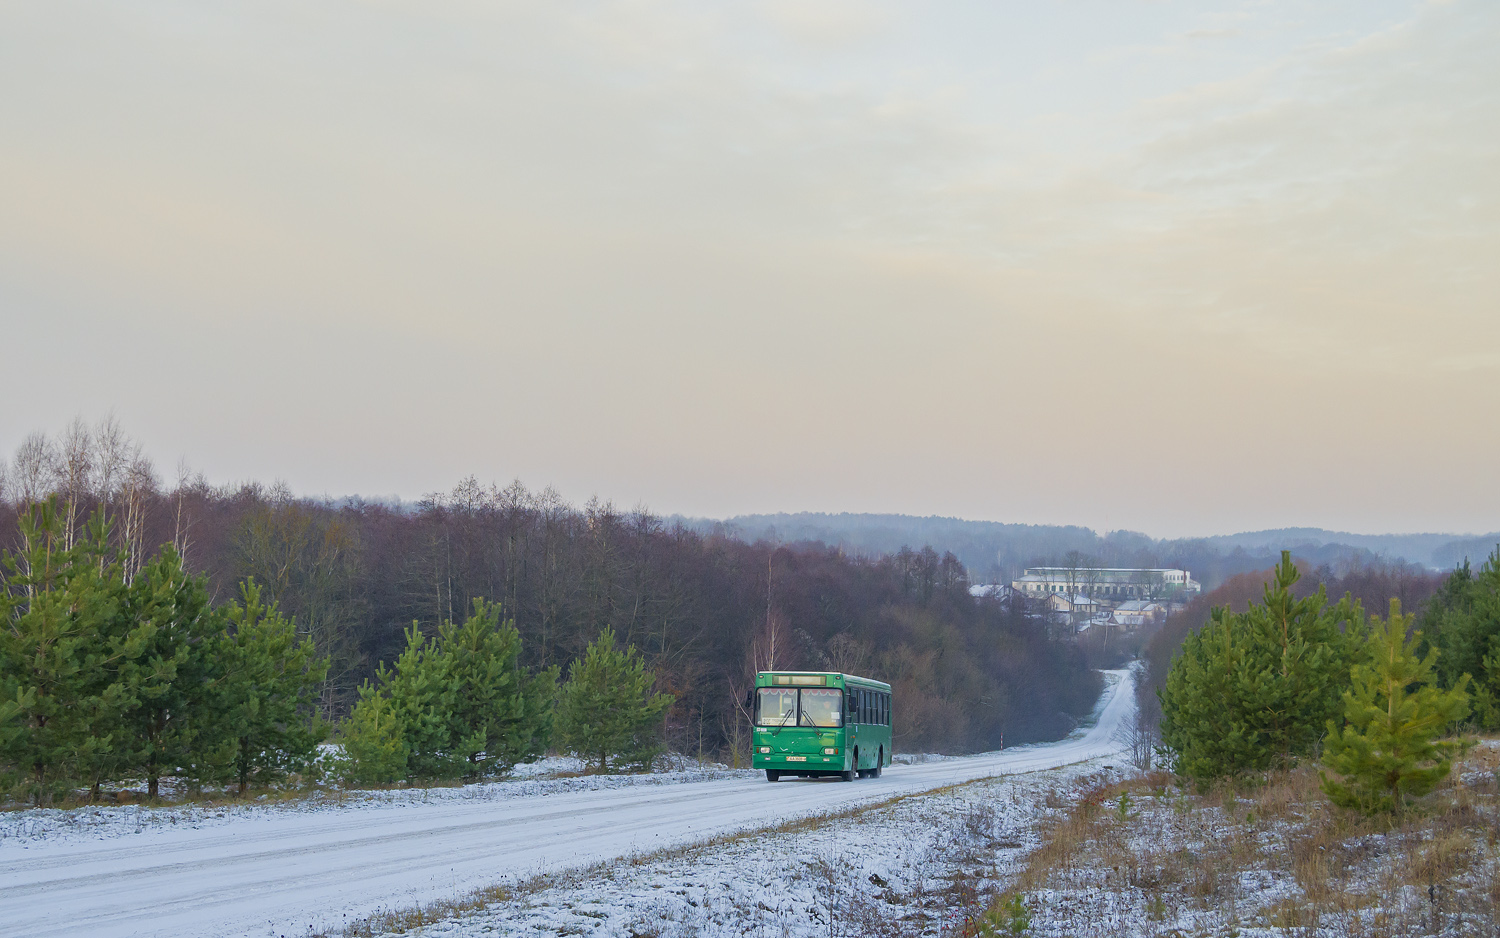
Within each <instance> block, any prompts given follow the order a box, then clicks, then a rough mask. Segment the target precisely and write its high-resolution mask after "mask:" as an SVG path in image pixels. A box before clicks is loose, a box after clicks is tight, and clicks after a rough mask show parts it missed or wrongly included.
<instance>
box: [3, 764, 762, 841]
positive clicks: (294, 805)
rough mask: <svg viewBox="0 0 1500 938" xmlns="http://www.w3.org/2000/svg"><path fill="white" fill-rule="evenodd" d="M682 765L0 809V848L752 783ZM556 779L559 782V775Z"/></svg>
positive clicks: (526, 769) (544, 768)
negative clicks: (282, 796)
mask: <svg viewBox="0 0 1500 938" xmlns="http://www.w3.org/2000/svg"><path fill="white" fill-rule="evenodd" d="M674 761H675V764H677V765H679V766H681V767H680V768H675V769H672V770H670V771H663V772H655V773H651V774H647V775H578V776H574V775H572V773H576V772H581V771H583V769H584V767H585V766H584V764H583V762H582V761H581V760H579V759H575V758H573V757H571V756H549V757H548V758H545V759H540V760H538V761H536V762H533V763H529V764H523V765H518V766H516V767H515V770H514V771H513V772H512V773H511V775H510V777H509V778H506V779H499V780H496V781H492V782H477V783H470V784H467V785H452V786H433V787H427V788H393V789H389V790H374V791H372V790H365V789H361V790H356V791H339V790H337V789H330V790H328V791H322V792H315V793H313V794H311V795H309V796H306V797H299V798H295V799H291V800H287V801H275V800H272V799H270V798H267V797H265V796H262V797H261V798H260V799H259V800H258V801H250V802H237V801H236V802H225V803H218V804H214V803H209V804H202V803H187V804H180V805H165V806H159V807H148V806H145V805H133V804H126V805H99V806H96V807H86V808H70V809H67V810H62V809H56V808H27V809H22V810H16V811H5V812H0V846H4V845H6V844H12V843H21V844H29V843H36V842H47V843H72V842H77V841H91V840H108V839H111V838H117V837H125V836H130V835H134V834H140V833H143V832H145V831H148V830H152V829H162V828H165V829H169V830H170V829H184V830H205V829H209V828H214V827H221V826H223V825H225V824H231V823H233V822H235V821H239V820H246V819H254V818H273V817H279V816H283V815H293V816H295V815H308V814H325V813H327V812H340V811H356V812H357V811H367V810H370V809H371V808H377V807H406V806H416V805H428V804H440V803H446V802H467V801H485V802H490V801H507V800H510V799H515V798H538V797H545V796H548V795H556V794H564V793H570V792H584V791H606V790H613V789H619V788H638V787H643V786H655V785H680V784H683V783H686V782H702V781H711V780H714V779H725V778H751V777H756V776H757V774H758V773H755V772H752V771H750V770H749V769H730V768H728V767H727V766H723V765H718V764H715V763H705V764H704V765H703V767H701V768H699V767H698V766H697V763H695V762H693V761H692V760H690V759H682V758H680V757H679V758H678V759H676V760H674ZM559 776H562V777H559Z"/></svg>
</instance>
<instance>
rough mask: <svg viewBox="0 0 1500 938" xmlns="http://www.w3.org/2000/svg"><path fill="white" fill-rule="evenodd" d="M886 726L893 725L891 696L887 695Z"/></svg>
mask: <svg viewBox="0 0 1500 938" xmlns="http://www.w3.org/2000/svg"><path fill="white" fill-rule="evenodd" d="M885 725H886V726H890V725H891V695H890V694H886V695H885Z"/></svg>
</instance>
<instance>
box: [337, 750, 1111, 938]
mask: <svg viewBox="0 0 1500 938" xmlns="http://www.w3.org/2000/svg"><path fill="white" fill-rule="evenodd" d="M1100 761H1101V760H1094V761H1093V762H1091V763H1086V764H1083V765H1075V766H1068V767H1065V768H1061V769H1053V770H1049V771H1042V772H1033V773H1027V774H1024V775H1018V776H1011V777H1006V778H1000V779H993V780H989V781H981V782H975V783H972V784H969V785H965V786H962V787H960V788H957V789H953V790H948V791H941V792H936V793H929V794H921V795H917V796H912V797H908V798H904V799H902V800H900V801H898V802H897V803H895V804H892V805H888V806H883V807H876V808H872V809H870V810H868V811H864V812H861V813H858V814H855V815H854V816H852V817H835V818H833V819H831V820H829V821H826V822H822V823H816V824H809V825H800V824H793V825H789V826H788V829H784V830H772V831H768V832H764V833H759V834H751V835H749V836H745V837H740V838H737V839H734V840H732V841H730V842H728V843H723V844H711V845H707V846H703V847H696V848H690V849H686V850H682V851H674V852H669V853H668V854H667V855H666V856H663V857H659V858H655V859H651V860H648V861H645V862H640V861H639V860H637V861H635V862H631V861H626V862H616V863H612V864H608V865H603V866H600V867H597V868H593V869H589V870H585V871H578V872H571V873H565V874H559V875H553V876H546V875H544V876H542V877H539V878H538V879H537V880H536V881H533V882H531V883H526V884H518V885H517V888H516V889H515V890H514V894H513V896H512V897H511V898H510V899H509V900H508V901H503V902H499V903H496V904H494V905H492V906H491V907H489V908H486V909H481V910H479V911H476V912H471V913H468V914H464V915H462V916H460V917H457V918H453V919H450V920H448V921H443V922H439V923H437V924H433V925H428V926H422V927H418V928H415V929H411V928H409V927H404V928H403V930H402V932H400V933H404V934H409V935H414V936H421V938H490V936H503V935H536V936H541V935H581V936H590V938H648V936H649V938H688V936H702V938H720V936H722V938H731V936H766V938H771V936H775V938H814V936H819V938H821V936H828V935H860V936H863V935H880V934H897V933H899V934H904V935H921V934H933V935H936V934H939V933H940V932H942V931H943V930H944V929H947V930H953V929H954V928H955V927H956V926H958V925H960V924H961V923H962V921H963V917H964V916H965V915H966V914H972V913H973V912H974V911H975V909H976V908H978V907H980V906H981V905H982V899H981V897H985V896H986V895H987V893H989V892H993V891H994V890H997V889H1000V888H1003V883H1004V882H1005V881H1008V880H1009V879H1011V878H1013V876H1014V873H1015V867H1016V865H1017V864H1018V863H1019V861H1020V859H1021V858H1022V857H1023V856H1024V855H1025V854H1026V853H1027V852H1028V851H1029V850H1030V849H1031V848H1032V847H1034V846H1036V844H1037V839H1036V836H1037V835H1036V829H1037V826H1038V825H1037V822H1038V821H1039V820H1040V819H1041V817H1042V816H1044V815H1045V814H1048V813H1056V811H1057V810H1058V809H1059V808H1060V807H1061V806H1063V805H1066V804H1068V803H1070V798H1069V793H1071V792H1073V791H1074V790H1076V789H1077V788H1078V787H1079V784H1080V782H1081V781H1082V780H1084V779H1085V778H1087V779H1088V780H1089V782H1090V783H1093V782H1098V781H1102V780H1105V779H1109V778H1115V779H1118V778H1120V777H1121V773H1120V772H1119V771H1117V770H1116V771H1110V770H1101V767H1100V764H1099V763H1100ZM1049 805H1050V806H1051V807H1050V808H1049V807H1048V806H1049ZM360 933H361V934H364V933H365V932H364V931H363V930H362V929H361V930H360ZM397 933H398V932H395V931H389V930H385V929H382V928H380V927H378V926H377V927H375V928H373V929H372V930H371V932H370V934H374V935H381V936H382V938H384V936H386V935H394V934H397Z"/></svg>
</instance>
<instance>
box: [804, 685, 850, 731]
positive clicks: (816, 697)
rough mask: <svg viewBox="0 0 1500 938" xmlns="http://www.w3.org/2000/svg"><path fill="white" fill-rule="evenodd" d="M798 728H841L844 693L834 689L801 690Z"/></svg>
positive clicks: (809, 688) (808, 688)
mask: <svg viewBox="0 0 1500 938" xmlns="http://www.w3.org/2000/svg"><path fill="white" fill-rule="evenodd" d="M798 725H799V726H843V725H844V692H843V691H841V690H839V689H838V688H836V687H826V688H825V687H817V688H814V687H804V688H802V717H801V719H800V720H799V722H798Z"/></svg>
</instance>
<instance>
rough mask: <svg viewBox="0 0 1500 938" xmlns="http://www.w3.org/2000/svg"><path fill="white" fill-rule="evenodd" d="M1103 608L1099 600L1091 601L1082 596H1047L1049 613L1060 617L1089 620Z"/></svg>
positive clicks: (1057, 594) (1056, 594)
mask: <svg viewBox="0 0 1500 938" xmlns="http://www.w3.org/2000/svg"><path fill="white" fill-rule="evenodd" d="M1102 608H1103V604H1102V603H1100V602H1099V601H1098V600H1095V599H1089V598H1088V597H1087V596H1084V595H1081V594H1080V595H1077V596H1067V595H1065V594H1062V593H1050V594H1048V595H1047V611H1048V612H1051V613H1055V614H1057V615H1059V616H1068V617H1070V618H1075V619H1076V618H1084V619H1089V618H1093V616H1094V615H1095V614H1096V613H1098V612H1099V611H1100V610H1101V609H1102Z"/></svg>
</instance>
